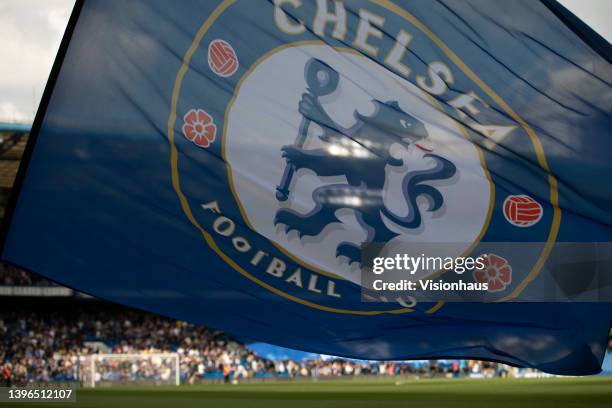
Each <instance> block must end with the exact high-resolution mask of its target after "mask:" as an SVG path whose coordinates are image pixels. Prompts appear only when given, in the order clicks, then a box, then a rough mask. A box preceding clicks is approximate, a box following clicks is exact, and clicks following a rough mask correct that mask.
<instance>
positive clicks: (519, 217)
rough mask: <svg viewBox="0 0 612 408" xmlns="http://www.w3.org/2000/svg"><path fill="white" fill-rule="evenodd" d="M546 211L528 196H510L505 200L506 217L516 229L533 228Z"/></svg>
mask: <svg viewBox="0 0 612 408" xmlns="http://www.w3.org/2000/svg"><path fill="white" fill-rule="evenodd" d="M543 212H544V209H543V208H542V205H540V203H538V202H537V201H536V200H534V199H533V198H531V197H529V196H526V195H510V196H508V197H506V199H505V200H504V217H506V220H507V221H508V222H509V223H510V224H512V225H514V226H516V227H531V226H532V225H534V224H536V223H537V222H538V221H540V219H541V218H542V214H543Z"/></svg>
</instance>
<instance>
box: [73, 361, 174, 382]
mask: <svg viewBox="0 0 612 408" xmlns="http://www.w3.org/2000/svg"><path fill="white" fill-rule="evenodd" d="M79 379H80V381H81V383H82V384H83V386H84V387H92V388H94V387H96V386H98V385H113V384H168V385H172V384H174V385H180V383H181V377H180V359H179V355H178V353H150V354H149V353H141V354H90V355H87V356H83V357H82V358H81V359H80V365H79Z"/></svg>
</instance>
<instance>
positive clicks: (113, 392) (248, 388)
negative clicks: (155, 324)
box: [12, 377, 612, 408]
mask: <svg viewBox="0 0 612 408" xmlns="http://www.w3.org/2000/svg"><path fill="white" fill-rule="evenodd" d="M77 399H78V401H77V403H71V404H66V406H68V407H73V408H77V407H100V408H102V407H104V408H119V407H130V408H140V407H143V408H145V407H146V408H157V407H159V408H162V407H163V408H175V407H176V408H178V407H199V408H208V407H210V408H234V407H236V408H238V407H239V408H260V407H261V408H277V407H278V408H280V407H282V408H302V407H304V408H306V407H307V408H328V407H329V408H332V407H333V408H343V407H346V408H359V407H371V408H387V407H393V408H398V407H414V408H420V407H427V408H436V407H453V408H464V407H465V408H478V407H486V408H505V407H519V408H530V407H538V408H547V407H551V408H553V407H554V408H558V407H576V408H591V407H608V408H609V407H612V377H590V378H547V379H479V380H468V379H464V380H463V379H462V380H401V379H395V380H392V379H374V380H363V379H355V380H348V381H342V380H328V381H318V382H315V381H312V382H311V381H302V382H284V383H269V384H239V385H221V384H215V385H197V386H181V387H168V386H164V387H154V386H150V387H141V388H126V387H116V388H108V389H95V390H92V389H80V390H78V391H77ZM12 405H13V406H21V407H24V406H26V405H25V404H18V405H14V404H12ZM53 405H54V406H57V405H55V404H53ZM37 406H38V407H40V406H41V405H40V404H39V405H37Z"/></svg>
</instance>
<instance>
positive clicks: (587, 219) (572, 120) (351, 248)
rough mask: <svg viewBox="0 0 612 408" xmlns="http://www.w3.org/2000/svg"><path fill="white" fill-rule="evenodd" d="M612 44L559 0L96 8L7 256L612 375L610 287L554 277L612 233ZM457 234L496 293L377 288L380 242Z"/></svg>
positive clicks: (215, 305) (375, 353)
mask: <svg viewBox="0 0 612 408" xmlns="http://www.w3.org/2000/svg"><path fill="white" fill-rule="evenodd" d="M611 55H612V54H611V52H610V44H609V43H607V42H606V41H605V40H603V39H602V38H601V37H598V36H597V35H596V34H595V33H593V32H592V31H590V29H589V28H588V27H587V26H585V25H584V24H583V23H581V22H580V21H579V20H577V19H576V18H575V17H574V16H573V15H571V14H570V13H569V12H567V11H566V10H565V9H563V8H562V7H561V6H559V5H558V4H557V3H555V2H552V1H544V2H536V1H513V2H490V1H488V2H487V1H476V0H474V1H462V2H451V1H438V2H431V1H403V0H393V1H391V0H371V1H366V0H355V1H345V2H343V1H333V2H332V1H326V0H319V1H314V0H313V1H306V0H302V1H300V0H274V1H264V0H261V1H259V0H257V1H256V0H235V1H233V0H225V1H207V2H202V1H188V0H185V1H181V2H168V1H163V0H157V1H156V0H146V1H144V0H143V1H138V0H135V1H130V2H125V1H120V0H104V1H95V0H87V1H84V2H78V4H77V6H76V9H75V11H74V13H73V16H72V18H71V21H70V24H69V28H68V31H67V34H66V36H65V38H64V41H63V43H62V46H61V49H60V54H59V56H58V58H57V61H56V64H55V66H54V68H53V72H52V75H51V79H50V81H49V84H48V86H47V89H46V91H45V95H44V98H43V104H42V105H41V109H40V110H39V112H38V115H37V118H36V121H35V124H34V126H33V129H32V134H31V137H30V143H29V146H28V151H27V153H26V155H25V157H24V163H23V166H22V168H21V171H20V176H19V180H18V183H17V185H16V188H15V194H14V196H13V201H12V203H11V205H10V207H9V208H8V210H7V216H6V217H5V218H6V221H7V222H6V223H5V228H4V239H3V247H2V259H3V260H5V261H7V262H9V263H12V264H14V265H18V266H20V267H23V268H26V269H28V270H31V271H35V272H37V273H40V274H42V275H44V276H46V277H48V278H51V279H53V280H55V281H57V282H59V283H61V284H63V285H66V286H69V287H72V288H76V289H78V290H80V291H83V292H85V293H89V294H92V295H95V296H97V297H100V298H104V299H108V300H111V301H114V302H118V303H122V304H125V305H130V306H134V307H137V308H141V309H145V310H148V311H152V312H155V313H159V314H162V315H167V316H172V317H174V318H178V319H183V320H187V321H191V322H196V323H201V324H205V325H208V326H212V327H216V328H220V329H223V330H225V331H227V332H228V333H230V334H232V335H234V336H236V337H238V338H242V339H245V340H246V339H248V340H250V341H262V342H268V343H273V344H276V345H280V346H284V347H290V348H294V349H301V350H306V351H310V352H315V353H324V354H332V355H338V356H346V357H351V358H360V359H368V360H372V359H395V360H397V359H426V358H474V359H486V360H492V361H499V362H504V363H508V364H513V365H517V366H523V367H536V368H538V369H541V370H544V371H548V372H551V373H561V374H590V373H596V372H599V370H600V365H601V361H602V359H603V355H604V352H605V347H606V342H607V336H608V330H609V327H610V320H611V318H612V305H611V304H610V303H608V302H601V301H599V302H597V301H595V300H594V299H591V298H588V299H586V300H587V301H585V298H580V297H578V299H579V300H580V301H575V299H576V297H575V296H574V295H576V294H573V292H572V293H570V292H571V290H569V292H568V291H567V290H566V291H565V292H563V293H565V295H566V296H565V300H564V301H559V302H553V301H551V299H550V298H549V297H546V298H542V299H538V295H539V294H541V293H543V292H542V287H543V286H542V285H543V284H542V282H549V281H550V279H553V278H554V279H553V280H554V282H556V283H555V284H556V285H557V286H555V290H556V291H558V290H560V289H559V288H561V289H563V288H564V285H565V284H564V283H563V282H564V279H563V277H562V276H561V275H562V274H561V275H560V274H558V273H557V272H556V271H557V269H555V268H554V267H552V266H549V265H550V264H549V261H550V259H552V257H553V255H552V254H554V253H555V248H556V245H558V243H576V242H579V243H584V244H589V243H607V242H610V241H612V184H611V183H610V174H612V164H611V161H610V154H611V153H612V87H611V83H612V69H611V67H610V61H611ZM447 243H451V244H452V245H450V246H448V247H446V248H447V249H446V250H445V254H447V255H452V257H459V256H468V255H474V256H476V255H479V254H481V253H483V252H487V254H489V256H488V257H487V258H486V262H484V264H483V265H481V266H480V267H479V268H478V269H477V270H474V271H468V272H465V273H463V274H459V272H458V270H456V271H457V272H458V273H453V272H451V273H450V275H449V274H446V275H449V276H454V277H455V278H453V279H455V280H456V279H459V278H460V279H461V280H462V282H464V283H465V282H467V283H470V284H486V286H484V287H486V290H485V291H484V292H485V294H484V295H483V296H484V297H483V298H482V299H481V300H482V301H459V300H457V301H444V300H440V299H438V300H436V299H430V300H427V299H425V300H423V299H420V298H418V297H417V296H411V295H410V294H409V293H405V292H401V293H398V294H397V296H390V295H387V294H385V295H384V296H383V295H381V294H377V293H376V292H375V291H365V290H364V288H363V286H364V285H363V269H364V268H363V267H362V263H365V262H366V261H365V258H364V254H365V252H366V249H368V248H369V249H371V248H374V255H375V256H379V255H381V254H386V253H397V254H400V253H407V252H412V253H417V254H419V255H421V254H422V253H424V251H425V249H423V248H425V245H431V244H435V245H438V244H439V245H446V244H447ZM492 243H513V244H517V245H526V246H525V247H521V248H524V249H522V250H520V251H519V252H520V253H519V254H518V255H517V251H516V247H513V248H515V249H514V250H507V252H504V251H505V250H504V248H505V247H504V246H496V247H495V249H491V248H492V246H491V245H492ZM370 252H371V251H370ZM569 253H570V251H569V250H568V251H565V252H563V251H562V252H561V253H560V254H557V255H555V256H566V255H567V256H569V255H568V254H569ZM570 255H571V254H570ZM578 255H580V254H578ZM578 255H576V256H578ZM608 255H610V254H609V253H605V254H604V256H603V258H606V256H608ZM572 256H573V255H572ZM600 258H601V256H599V255H598V259H600ZM423 259H424V258H423ZM566 263H567V262H566ZM570 263H571V262H570ZM607 270H608V271H609V265H608V269H607ZM585 274H586V271H585V270H583V269H582V268H578V269H576V268H574V269H572V270H571V275H572V279H574V278H576V277H578V278H582V277H584V276H585ZM608 276H609V275H608ZM589 279H590V278H589ZM451 280H452V279H451ZM572 282H574V281H572ZM574 283H575V282H574ZM588 284H589V283H588V282H587V283H586V284H585V286H584V287H587V286H588ZM565 286H567V285H565ZM600 286H605V285H603V284H601V282H600ZM572 287H573V286H572ZM565 289H567V288H565ZM583 292H584V291H582V292H580V293H583ZM555 293H557V292H555ZM568 293H569V294H568ZM585 293H586V292H585ZM572 296H574V298H572ZM576 296H577V295H576ZM570 298H571V299H570ZM567 299H570V300H567ZM572 299H573V301H572ZM464 300H465V299H464ZM468 300H474V299H472V298H468ZM608 300H609V299H608Z"/></svg>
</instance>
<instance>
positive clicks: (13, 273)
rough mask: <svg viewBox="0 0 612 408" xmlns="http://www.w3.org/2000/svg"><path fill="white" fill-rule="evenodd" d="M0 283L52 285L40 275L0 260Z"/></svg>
mask: <svg viewBox="0 0 612 408" xmlns="http://www.w3.org/2000/svg"><path fill="white" fill-rule="evenodd" d="M0 285H5V286H51V285H54V284H53V283H52V282H51V281H49V280H48V279H45V278H43V277H42V276H39V275H36V274H33V273H29V272H26V271H24V270H22V269H19V268H15V267H14V266H11V265H7V264H4V263H1V262H0Z"/></svg>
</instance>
